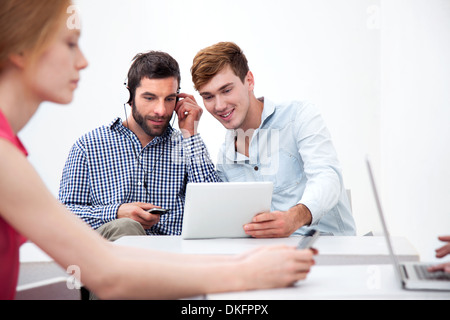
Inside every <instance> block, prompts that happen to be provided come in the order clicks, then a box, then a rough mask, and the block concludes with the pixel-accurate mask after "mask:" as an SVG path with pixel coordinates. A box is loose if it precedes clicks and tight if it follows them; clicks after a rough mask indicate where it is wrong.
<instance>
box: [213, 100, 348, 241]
mask: <svg viewBox="0 0 450 320" xmlns="http://www.w3.org/2000/svg"><path fill="white" fill-rule="evenodd" d="M262 101H264V109H263V113H262V117H261V125H260V127H259V128H258V129H256V130H254V132H241V133H243V134H244V135H246V136H247V137H248V138H250V139H251V140H250V146H249V157H246V156H245V155H242V154H239V153H237V152H236V151H235V141H236V139H237V138H236V137H237V136H241V135H238V134H237V133H238V130H240V129H237V130H228V131H227V133H226V137H225V142H224V143H223V145H222V147H221V149H220V151H219V158H218V163H217V171H218V174H219V176H220V178H221V179H222V180H223V181H272V182H273V185H274V192H273V197H272V208H271V210H272V211H275V210H280V211H287V210H288V209H289V208H291V207H293V206H295V205H297V204H299V203H302V204H304V205H305V206H306V207H308V209H309V210H310V211H311V215H312V223H311V225H310V226H304V227H301V228H300V229H298V230H297V231H296V232H295V233H294V234H305V233H306V232H307V231H308V230H310V229H311V228H315V229H318V230H319V231H321V233H322V234H330V235H355V234H356V228H355V222H354V220H353V216H352V213H351V210H350V203H349V200H348V197H347V192H346V190H345V188H344V182H343V178H342V173H341V169H340V165H339V162H338V160H337V155H336V151H335V149H334V146H333V143H332V141H331V137H330V133H329V131H328V129H327V128H326V126H325V123H324V121H323V119H322V117H321V115H320V113H319V111H318V110H317V108H315V107H314V106H313V105H312V104H310V103H306V102H289V103H283V104H277V105H275V104H274V103H273V102H271V101H269V100H268V99H264V98H262Z"/></svg>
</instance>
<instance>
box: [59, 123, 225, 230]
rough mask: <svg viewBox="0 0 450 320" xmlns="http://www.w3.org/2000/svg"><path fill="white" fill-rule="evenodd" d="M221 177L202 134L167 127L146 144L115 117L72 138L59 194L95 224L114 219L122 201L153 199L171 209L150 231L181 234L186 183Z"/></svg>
mask: <svg viewBox="0 0 450 320" xmlns="http://www.w3.org/2000/svg"><path fill="white" fill-rule="evenodd" d="M218 181H220V178H219V177H218V175H217V174H216V171H215V168H214V165H213V163H212V161H211V159H210V157H209V154H208V152H207V149H206V146H205V144H204V143H203V141H202V139H201V138H200V135H198V134H197V135H195V136H192V137H190V138H188V139H183V137H182V135H181V133H180V132H179V131H176V130H174V129H172V128H171V127H169V128H168V129H167V130H166V132H165V133H164V134H163V135H162V136H160V137H155V138H154V139H153V140H152V141H151V142H150V143H149V144H148V145H147V146H145V147H144V148H142V146H141V144H140V142H139V140H138V138H137V137H136V135H134V134H133V133H132V132H131V131H130V130H129V129H127V128H126V127H124V126H123V125H122V120H121V119H120V118H117V119H116V120H114V121H113V122H112V124H110V125H109V126H103V127H100V128H97V129H95V130H93V131H91V132H89V133H88V134H86V135H84V136H83V137H81V138H80V139H79V140H78V141H77V142H76V143H75V144H74V146H73V147H72V149H71V151H70V154H69V156H68V159H67V161H66V165H65V167H64V171H63V176H62V180H61V185H60V190H59V199H60V201H61V202H62V203H63V204H65V205H66V206H67V207H68V208H69V209H70V210H71V211H72V212H74V213H75V214H77V215H78V216H79V217H80V218H82V219H83V220H84V221H85V222H87V223H88V224H90V225H91V226H92V228H94V229H97V228H98V227H100V226H101V225H103V224H105V223H107V222H109V221H112V220H114V219H116V218H117V216H116V215H117V209H118V208H119V206H120V205H121V204H123V203H130V202H146V203H151V204H154V205H157V206H161V207H162V208H166V209H169V210H170V212H169V213H167V214H165V215H162V216H161V220H160V222H159V223H158V224H156V225H154V226H153V227H152V228H150V229H148V230H146V231H147V234H149V235H179V234H181V226H182V220H183V210H184V201H185V192H186V184H187V183H190V182H218Z"/></svg>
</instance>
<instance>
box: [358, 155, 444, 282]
mask: <svg viewBox="0 0 450 320" xmlns="http://www.w3.org/2000/svg"><path fill="white" fill-rule="evenodd" d="M366 163H367V169H368V171H369V176H370V182H371V184H372V190H373V194H374V196H375V201H376V204H377V208H378V214H379V216H380V220H381V226H382V228H383V233H384V236H385V239H386V243H387V247H388V250H389V255H390V257H391V260H392V264H393V266H394V270H395V276H396V278H397V280H398V281H399V282H400V285H401V287H402V288H404V289H408V290H444V291H450V274H447V273H445V272H444V271H438V272H428V270H427V267H429V266H430V265H434V264H437V263H426V262H402V263H400V262H399V261H398V259H397V256H396V255H395V253H394V250H393V247H392V243H391V239H390V236H389V232H388V229H387V225H386V221H385V218H384V213H383V209H382V207H381V202H380V197H379V195H378V190H377V187H376V184H375V179H374V175H373V170H372V166H371V164H370V160H369V159H366Z"/></svg>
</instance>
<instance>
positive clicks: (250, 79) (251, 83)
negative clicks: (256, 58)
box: [245, 71, 255, 91]
mask: <svg viewBox="0 0 450 320" xmlns="http://www.w3.org/2000/svg"><path fill="white" fill-rule="evenodd" d="M245 81H246V82H247V83H248V89H249V91H253V90H254V89H255V77H253V73H252V72H251V71H248V72H247V75H246V76H245Z"/></svg>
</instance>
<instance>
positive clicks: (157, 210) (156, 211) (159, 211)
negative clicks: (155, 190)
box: [147, 208, 169, 214]
mask: <svg viewBox="0 0 450 320" xmlns="http://www.w3.org/2000/svg"><path fill="white" fill-rule="evenodd" d="M168 211H169V209H163V208H152V209H150V210H147V212H150V213H151V214H165V213H167V212H168Z"/></svg>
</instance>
